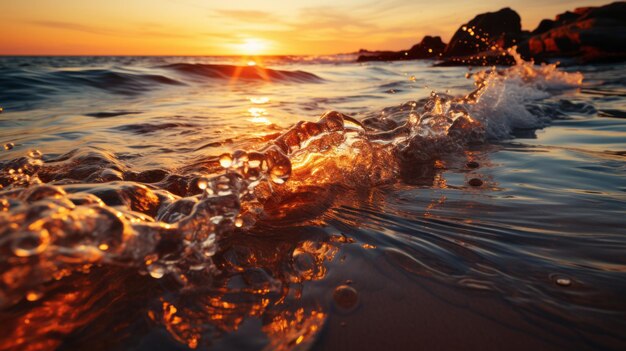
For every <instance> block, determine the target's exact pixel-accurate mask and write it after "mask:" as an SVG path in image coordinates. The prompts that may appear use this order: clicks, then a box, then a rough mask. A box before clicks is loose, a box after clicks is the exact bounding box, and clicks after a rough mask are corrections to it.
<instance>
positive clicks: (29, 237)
mask: <svg viewBox="0 0 626 351" xmlns="http://www.w3.org/2000/svg"><path fill="white" fill-rule="evenodd" d="M18 235H19V236H18V237H17V238H15V239H14V240H13V243H12V245H11V249H12V250H13V253H14V254H15V256H18V257H30V256H33V255H36V254H39V253H41V252H42V251H43V250H45V248H46V247H47V246H48V242H49V241H50V235H49V233H48V231H47V230H45V229H42V230H41V231H39V232H25V233H20V234H18Z"/></svg>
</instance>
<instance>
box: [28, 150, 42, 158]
mask: <svg viewBox="0 0 626 351" xmlns="http://www.w3.org/2000/svg"><path fill="white" fill-rule="evenodd" d="M42 155H43V154H42V153H41V151H39V150H36V149H33V150H30V151H29V152H28V157H30V158H37V159H38V158H41V156H42Z"/></svg>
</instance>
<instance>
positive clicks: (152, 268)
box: [148, 264, 165, 279]
mask: <svg viewBox="0 0 626 351" xmlns="http://www.w3.org/2000/svg"><path fill="white" fill-rule="evenodd" d="M148 273H150V276H151V277H152V278H154V279H161V278H163V276H164V275H165V269H164V268H163V267H162V266H161V265H159V264H151V265H149V266H148Z"/></svg>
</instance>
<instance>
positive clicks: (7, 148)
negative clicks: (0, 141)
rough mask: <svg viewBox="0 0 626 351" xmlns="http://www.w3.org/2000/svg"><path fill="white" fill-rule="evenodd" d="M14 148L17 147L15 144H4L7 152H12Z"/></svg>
mask: <svg viewBox="0 0 626 351" xmlns="http://www.w3.org/2000/svg"><path fill="white" fill-rule="evenodd" d="M14 147H15V144H13V143H6V144H4V149H5V150H11V149H13V148H14Z"/></svg>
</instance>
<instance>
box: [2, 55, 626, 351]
mask: <svg viewBox="0 0 626 351" xmlns="http://www.w3.org/2000/svg"><path fill="white" fill-rule="evenodd" d="M342 59H343V58H342V57H337V58H332V57H327V58H324V59H310V58H289V59H287V58H284V59H280V58H275V59H272V60H269V61H266V62H264V63H263V64H264V65H266V66H267V67H268V69H264V68H259V67H258V66H248V65H247V64H246V62H240V60H239V59H233V58H231V59H227V58H178V57H167V58H139V57H121V58H113V57H110V58H61V57H54V58H45V57H41V58H9V57H5V58H0V106H2V107H3V108H4V112H3V113H2V114H0V145H5V150H2V152H0V184H1V185H2V188H1V189H0V325H2V328H0V350H53V349H61V350H84V349H93V350H127V349H134V350H185V349H188V348H198V349H213V350H225V349H237V350H248V349H249V350H259V349H268V350H269V349H278V350H288V349H298V350H303V349H312V350H345V349H355V350H380V349H444V350H448V349H461V350H464V349H473V350H474V349H475V350H479V349H480V350H502V349H512V350H528V349H541V350H571V349H576V350H597V349H614V350H619V349H624V348H626V334H625V333H624V330H626V255H624V253H625V252H626V229H624V228H626V177H624V171H626V162H625V161H626V158H625V157H626V109H625V107H624V101H625V100H624V99H625V96H626V66H625V65H599V66H586V67H570V68H567V69H555V68H554V67H539V66H535V67H533V66H531V65H528V64H522V63H520V64H519V65H518V66H516V67H513V68H500V69H498V71H495V72H493V71H484V72H482V73H479V72H477V70H474V71H472V72H470V74H467V73H468V71H467V69H466V68H433V67H430V66H429V63H428V62H413V61H410V62H401V63H371V64H366V65H360V64H354V63H350V62H347V61H344V60H342ZM466 74H467V77H466ZM432 91H435V92H436V94H431V92H432ZM329 110H334V111H338V112H339V113H325V112H326V111H329ZM299 121H305V123H299V124H297V125H296V126H295V127H292V126H293V125H295V124H296V123H298V122H299ZM236 150H238V151H236ZM220 155H221V156H220Z"/></svg>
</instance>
